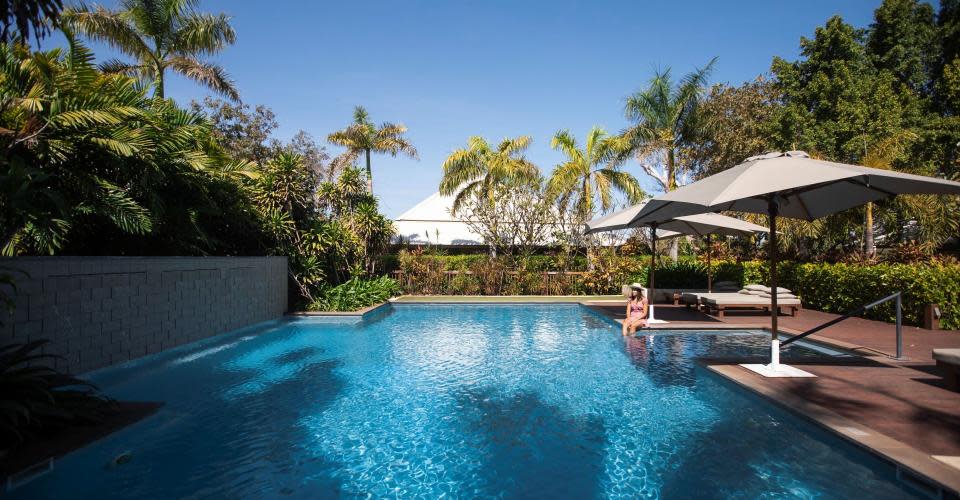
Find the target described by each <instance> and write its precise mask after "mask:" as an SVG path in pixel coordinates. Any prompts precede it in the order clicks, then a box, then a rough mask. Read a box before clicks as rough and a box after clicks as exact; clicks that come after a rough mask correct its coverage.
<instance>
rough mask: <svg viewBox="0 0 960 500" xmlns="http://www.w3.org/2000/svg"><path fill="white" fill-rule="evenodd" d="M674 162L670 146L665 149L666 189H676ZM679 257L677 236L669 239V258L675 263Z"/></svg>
mask: <svg viewBox="0 0 960 500" xmlns="http://www.w3.org/2000/svg"><path fill="white" fill-rule="evenodd" d="M675 168H676V163H675V160H674V155H673V148H670V149H669V150H668V151H667V191H673V190H674V189H677V178H676V171H675ZM679 258H680V240H679V238H673V239H672V240H671V241H670V260H672V261H673V263H674V264H676V263H677V260H678V259H679Z"/></svg>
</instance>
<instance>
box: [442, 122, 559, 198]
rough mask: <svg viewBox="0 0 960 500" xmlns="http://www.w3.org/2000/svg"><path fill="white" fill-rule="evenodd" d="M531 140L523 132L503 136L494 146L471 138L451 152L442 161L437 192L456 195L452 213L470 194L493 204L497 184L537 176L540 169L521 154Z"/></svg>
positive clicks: (530, 179)
mask: <svg viewBox="0 0 960 500" xmlns="http://www.w3.org/2000/svg"><path fill="white" fill-rule="evenodd" d="M530 142H531V139H530V136H526V135H523V136H520V137H515V138H507V139H504V140H502V141H500V143H499V144H497V147H496V148H493V147H491V145H490V143H488V142H487V140H486V139H484V138H483V137H471V138H470V139H468V140H467V147H466V148H461V149H457V150H455V151H454V152H453V153H451V154H450V156H448V157H447V159H446V160H445V161H444V162H443V180H441V181H440V194H442V195H444V196H453V195H455V196H456V197H455V198H454V200H453V207H452V211H453V213H457V212H458V211H459V210H460V207H461V206H462V205H463V203H464V202H465V201H466V200H468V199H470V197H472V196H483V197H486V198H487V200H488V201H489V202H491V203H492V202H493V197H494V193H495V188H496V187H497V185H498V184H502V183H506V182H512V181H534V180H536V179H538V178H539V177H540V169H538V168H537V166H536V165H534V164H533V163H531V162H529V161H527V159H526V158H525V157H524V156H523V152H524V151H526V149H527V148H528V147H529V146H530Z"/></svg>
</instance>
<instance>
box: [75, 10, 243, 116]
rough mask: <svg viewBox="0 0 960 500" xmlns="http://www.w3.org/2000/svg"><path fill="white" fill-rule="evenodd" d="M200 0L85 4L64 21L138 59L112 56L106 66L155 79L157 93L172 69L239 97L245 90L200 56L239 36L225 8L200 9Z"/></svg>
mask: <svg viewBox="0 0 960 500" xmlns="http://www.w3.org/2000/svg"><path fill="white" fill-rule="evenodd" d="M198 3H199V2H198V0H159V1H150V0H121V2H120V5H121V8H120V9H119V10H110V9H107V8H106V7H103V6H101V5H94V6H93V7H92V8H91V7H87V6H85V5H83V4H80V5H79V6H78V7H74V8H69V9H66V10H64V11H63V13H62V14H61V16H60V21H61V23H62V24H63V26H64V27H66V28H68V29H71V30H74V31H76V32H77V33H80V34H83V35H86V36H87V37H88V38H91V39H93V40H96V41H100V42H105V43H107V44H109V45H110V46H112V47H113V48H115V49H117V50H119V51H120V52H123V53H124V54H126V55H128V56H130V57H132V58H133V59H134V62H123V61H119V60H111V61H107V62H106V63H104V64H103V65H101V69H102V70H103V71H104V72H108V73H123V74H128V75H131V76H135V77H137V78H139V79H141V80H143V81H147V82H152V83H153V86H154V96H156V97H160V98H162V97H163V96H164V77H165V74H166V70H167V69H170V70H172V71H175V72H177V73H180V74H181V75H183V76H185V77H186V78H189V79H191V80H193V81H195V82H197V83H199V84H201V85H203V86H205V87H208V88H210V89H211V90H213V91H215V92H218V93H220V94H223V95H225V96H227V97H229V98H230V99H233V100H234V101H239V100H240V94H239V93H238V92H237V89H236V87H235V86H234V83H233V81H232V80H230V77H229V76H228V75H227V73H226V72H225V71H224V69H223V68H222V67H220V66H219V65H216V64H213V63H210V62H206V61H202V60H200V59H199V56H202V55H210V54H215V53H217V52H220V51H221V50H223V49H224V47H226V46H227V45H230V44H232V43H233V42H234V41H235V40H236V34H235V33H234V31H233V28H232V27H231V26H230V18H229V17H227V16H226V14H222V13H221V14H216V15H214V14H207V13H201V12H196V10H195V8H196V6H197V4H198Z"/></svg>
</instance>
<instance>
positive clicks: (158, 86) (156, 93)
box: [153, 66, 163, 99]
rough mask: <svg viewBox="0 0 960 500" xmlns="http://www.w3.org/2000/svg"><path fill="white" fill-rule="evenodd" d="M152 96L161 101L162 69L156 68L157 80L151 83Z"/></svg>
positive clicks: (160, 67)
mask: <svg viewBox="0 0 960 500" xmlns="http://www.w3.org/2000/svg"><path fill="white" fill-rule="evenodd" d="M153 85H154V89H153V96H154V97H159V98H161V99H163V67H162V66H158V67H157V78H156V80H154V82H153Z"/></svg>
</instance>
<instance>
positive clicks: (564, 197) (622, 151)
mask: <svg viewBox="0 0 960 500" xmlns="http://www.w3.org/2000/svg"><path fill="white" fill-rule="evenodd" d="M550 146H551V147H552V148H553V149H556V150H558V151H560V152H562V153H563V154H564V155H565V156H566V157H567V159H566V161H564V162H563V163H561V164H559V165H557V166H556V167H555V168H554V169H553V173H552V174H551V176H550V180H549V182H548V183H547V193H548V195H549V196H551V197H553V198H556V199H558V200H559V201H560V202H561V204H562V205H564V206H570V205H572V206H573V211H574V213H575V215H576V216H577V217H578V218H579V219H580V220H582V221H586V220H588V219H589V218H590V217H591V216H592V215H593V213H594V210H595V208H596V202H599V208H600V210H601V211H607V210H609V209H610V207H611V206H612V205H613V191H614V190H617V191H619V192H621V193H623V194H625V195H626V196H627V199H628V200H629V201H630V202H631V203H636V202H637V201H639V200H640V199H642V198H643V197H644V193H643V190H642V189H641V188H640V184H639V183H638V182H637V179H636V178H634V177H633V176H632V175H630V174H629V173H627V172H623V171H621V170H620V168H619V164H620V163H621V162H622V161H623V158H625V157H626V154H627V153H628V152H629V149H630V142H629V141H628V140H627V139H626V138H625V137H623V136H611V135H608V134H607V132H606V131H604V130H603V129H601V128H599V127H594V128H592V129H591V130H590V132H589V133H588V134H587V142H586V144H585V145H584V147H583V149H581V148H580V147H579V146H578V144H577V140H576V139H575V138H574V137H573V136H572V135H571V134H570V132H569V131H567V130H561V131H559V132H557V133H556V134H555V135H554V136H553V140H552V141H551V142H550Z"/></svg>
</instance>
